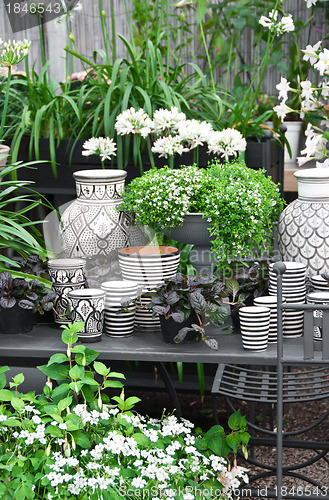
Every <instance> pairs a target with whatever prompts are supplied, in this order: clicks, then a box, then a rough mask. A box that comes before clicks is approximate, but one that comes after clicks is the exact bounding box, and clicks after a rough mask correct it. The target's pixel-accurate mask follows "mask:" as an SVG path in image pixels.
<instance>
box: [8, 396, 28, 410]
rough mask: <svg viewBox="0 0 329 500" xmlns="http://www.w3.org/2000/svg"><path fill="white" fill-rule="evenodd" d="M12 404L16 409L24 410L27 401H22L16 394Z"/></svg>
mask: <svg viewBox="0 0 329 500" xmlns="http://www.w3.org/2000/svg"><path fill="white" fill-rule="evenodd" d="M11 406H12V407H13V408H14V409H15V410H22V409H23V408H24V406H25V403H24V401H22V400H21V399H19V398H16V397H15V396H14V397H13V398H12V399H11Z"/></svg>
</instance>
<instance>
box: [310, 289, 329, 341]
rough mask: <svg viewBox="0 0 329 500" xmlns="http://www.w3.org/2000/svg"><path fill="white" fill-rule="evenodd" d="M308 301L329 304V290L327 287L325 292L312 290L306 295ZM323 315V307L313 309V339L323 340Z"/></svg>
mask: <svg viewBox="0 0 329 500" xmlns="http://www.w3.org/2000/svg"><path fill="white" fill-rule="evenodd" d="M306 302H307V303H308V304H322V305H328V304H329V290H328V289H327V290H326V291H325V292H322V291H321V292H319V291H317V292H311V293H309V294H308V295H307V297H306ZM322 317H323V311H321V309H316V310H315V311H313V339H314V340H315V341H321V340H322V321H323V320H322Z"/></svg>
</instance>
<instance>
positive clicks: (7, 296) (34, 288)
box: [0, 269, 55, 334]
mask: <svg viewBox="0 0 329 500" xmlns="http://www.w3.org/2000/svg"><path fill="white" fill-rule="evenodd" d="M54 302H55V293H54V292H52V291H51V290H49V288H46V287H45V285H44V284H43V283H42V282H41V281H40V280H39V279H37V278H35V279H26V278H23V277H19V278H13V277H12V274H11V272H10V270H9V269H8V270H7V271H1V272H0V333H9V334H14V333H21V332H29V331H30V330H32V327H33V324H34V316H35V313H39V314H44V312H45V311H51V309H52V308H53V306H54Z"/></svg>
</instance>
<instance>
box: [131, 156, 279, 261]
mask: <svg viewBox="0 0 329 500" xmlns="http://www.w3.org/2000/svg"><path fill="white" fill-rule="evenodd" d="M122 199H123V203H122V205H121V210H123V211H125V212H126V213H128V214H129V213H134V215H135V223H136V224H137V225H142V226H143V225H147V226H149V227H151V228H152V229H154V230H155V231H156V233H157V236H158V238H160V241H161V235H162V234H163V231H168V234H169V236H171V234H172V233H170V232H169V231H170V230H171V229H172V228H178V227H180V226H182V228H183V229H184V224H185V217H186V215H190V214H192V215H193V214H196V216H197V217H198V219H200V214H202V217H203V218H204V219H205V222H207V223H208V224H209V228H208V231H209V235H210V236H211V240H210V243H211V251H212V253H214V254H216V257H217V259H218V262H219V263H220V264H223V265H224V264H225V263H227V262H229V261H231V260H236V259H243V258H247V257H248V256H250V254H251V252H256V249H257V248H260V249H261V251H262V252H263V251H265V250H268V249H269V248H270V246H271V231H272V229H273V224H274V222H276V221H277V220H278V218H279V216H280V213H281V211H282V208H283V201H282V199H281V197H280V194H279V190H278V187H277V186H276V185H275V184H274V183H273V182H272V180H271V179H270V178H267V177H266V176H265V175H264V171H263V170H257V171H256V170H252V169H249V168H248V167H247V166H246V165H245V163H244V162H243V161H242V160H235V161H233V162H230V163H225V164H223V165H221V164H220V163H218V162H215V163H213V164H211V165H209V167H208V169H199V168H197V167H196V166H183V167H181V168H179V169H171V168H169V167H164V168H162V169H159V170H151V171H149V172H146V173H145V174H144V175H143V176H142V177H140V178H137V179H135V180H134V181H132V182H131V183H130V184H129V185H128V186H127V188H126V190H125V193H124V194H123V196H122ZM193 217H194V215H193ZM255 222H257V224H256V223H255ZM174 235H175V236H174V237H175V239H177V240H178V241H179V236H178V234H177V231H175V233H174ZM190 242H191V243H194V241H193V238H191V240H190ZM208 249H209V250H210V248H209V247H208ZM258 253H259V251H258Z"/></svg>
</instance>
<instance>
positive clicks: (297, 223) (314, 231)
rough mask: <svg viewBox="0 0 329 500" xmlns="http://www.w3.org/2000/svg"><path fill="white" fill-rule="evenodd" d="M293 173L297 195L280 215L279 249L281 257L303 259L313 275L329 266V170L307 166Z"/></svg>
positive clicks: (291, 259) (287, 259)
mask: <svg viewBox="0 0 329 500" xmlns="http://www.w3.org/2000/svg"><path fill="white" fill-rule="evenodd" d="M294 175H295V177H296V178H297V181H298V198H297V200H294V201H293V202H292V203H290V204H289V205H288V206H287V207H286V208H285V209H284V210H283V212H282V214H281V216H280V220H279V225H278V243H279V250H280V253H281V255H282V260H284V261H296V262H301V263H303V264H305V265H306V266H307V273H308V274H309V275H310V276H312V275H318V274H321V273H323V272H325V271H328V269H329V266H328V262H327V260H328V255H329V222H328V221H329V171H328V169H326V168H308V169H304V170H300V171H298V172H295V174H294Z"/></svg>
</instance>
